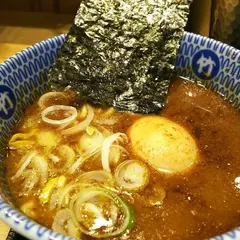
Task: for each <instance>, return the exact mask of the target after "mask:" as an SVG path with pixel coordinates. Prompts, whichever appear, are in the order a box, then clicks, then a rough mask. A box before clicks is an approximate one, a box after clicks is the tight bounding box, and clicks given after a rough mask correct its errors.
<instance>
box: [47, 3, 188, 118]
mask: <svg viewBox="0 0 240 240" xmlns="http://www.w3.org/2000/svg"><path fill="white" fill-rule="evenodd" d="M190 3H191V0H83V1H82V2H81V4H80V8H79V9H78V12H77V14H76V17H75V20H74V24H73V26H72V27H71V29H70V31H69V33H68V34H67V37H66V40H65V42H64V44H63V46H62V48H61V50H60V52H59V55H58V57H57V59H56V61H55V63H54V65H53V67H52V68H51V69H50V72H49V76H48V77H49V82H50V85H51V88H52V89H53V90H59V89H61V90H62V89H65V88H67V87H70V88H72V89H73V90H74V91H76V92H77V94H78V100H79V101H88V102H91V103H93V104H97V105H104V106H113V107H114V108H116V109H117V110H118V111H130V112H136V113H143V114H147V113H158V112H159V111H160V110H161V109H162V108H163V107H164V106H165V104H166V98H167V94H168V89H169V85H170V82H171V80H172V79H173V78H174V76H175V69H174V64H175V60H176V56H177V51H178V48H179V43H180V40H181V38H182V36H183V33H184V27H185V25H186V23H187V18H188V13H189V6H190Z"/></svg>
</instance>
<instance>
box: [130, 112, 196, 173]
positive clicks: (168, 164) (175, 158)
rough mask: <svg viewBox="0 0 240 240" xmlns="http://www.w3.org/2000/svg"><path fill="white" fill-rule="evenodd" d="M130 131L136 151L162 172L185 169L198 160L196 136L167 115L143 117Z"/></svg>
mask: <svg viewBox="0 0 240 240" xmlns="http://www.w3.org/2000/svg"><path fill="white" fill-rule="evenodd" d="M128 135H129V138H130V141H131V145H132V149H133V151H134V153H135V154H137V155H138V156H139V157H140V158H141V159H142V160H144V161H146V162H147V163H148V164H150V165H151V166H152V167H153V168H155V169H157V170H158V171H160V172H165V173H169V174H174V173H181V172H184V171H187V170H189V169H190V168H191V167H192V166H193V165H194V164H195V163H196V162H197V156H198V148H197V145H196V142H195V140H194V138H193V137H192V136H191V135H190V133H188V131H187V130H186V129H185V128H183V127H182V126H180V125H178V124H177V123H175V122H172V121H170V120H168V119H167V118H164V117H159V116H146V117H142V118H140V119H138V120H137V121H136V122H134V123H133V125H132V126H131V127H130V128H129V131H128Z"/></svg>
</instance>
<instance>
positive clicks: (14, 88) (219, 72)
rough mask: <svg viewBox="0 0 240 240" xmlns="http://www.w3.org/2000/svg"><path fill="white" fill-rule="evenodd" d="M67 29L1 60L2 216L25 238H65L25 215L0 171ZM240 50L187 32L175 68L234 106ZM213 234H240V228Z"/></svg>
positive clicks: (45, 87)
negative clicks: (9, 141)
mask: <svg viewBox="0 0 240 240" xmlns="http://www.w3.org/2000/svg"><path fill="white" fill-rule="evenodd" d="M64 38H65V35H61V36H57V37H55V38H52V39H48V40H46V41H43V42H40V43H37V44H35V45H33V46H32V47H29V48H27V49H25V50H23V51H22V52H20V53H17V54H16V55H14V56H13V57H11V58H9V59H8V60H6V61H5V62H4V63H3V64H2V65H0V160H1V161H0V178H1V190H0V219H1V220H2V221H4V222H5V223H6V224H8V225H9V226H10V227H11V228H12V229H14V230H15V231H16V232H18V233H20V234H21V235H23V236H25V237H27V238H29V239H34V240H36V239H42V240H47V239H56V240H60V239H61V240H67V239H71V238H69V237H66V236H63V235H61V234H58V233H56V232H54V231H51V230H49V229H47V228H46V227H44V226H41V225H40V224H38V223H36V222H34V221H33V220H31V219H29V218H28V217H26V216H24V215H23V214H22V213H21V212H20V211H19V210H18V208H17V207H15V204H14V201H13V200H12V198H11V194H10V192H9V189H8V188H7V184H6V180H5V177H4V174H5V166H4V163H3V158H4V151H5V146H6V141H7V138H8V136H9V135H10V133H11V129H12V128H13V126H14V125H15V124H16V122H17V121H18V120H19V118H20V117H21V115H22V114H23V113H24V111H25V110H26V108H27V107H28V106H29V105H31V104H32V103H33V102H34V101H35V100H36V99H37V98H38V97H39V96H40V95H42V94H43V93H44V92H46V91H47V90H48V89H49V85H48V83H47V72H48V70H49V68H50V67H51V65H52V64H53V62H54V60H55V58H56V56H57V54H58V51H59V49H60V47H61V45H62V43H63V41H64ZM239 63H240V51H239V50H237V49H234V48H233V47H230V46H228V45H226V44H223V43H221V42H217V41H215V40H212V39H209V38H206V37H202V36H199V35H195V34H191V33H185V34H184V36H183V38H182V41H181V46H180V48H179V53H178V57H177V60H176V69H177V71H178V74H179V75H180V76H182V77H185V78H187V79H192V80H196V81H199V82H201V83H202V84H203V85H205V86H206V87H207V88H209V89H212V90H213V91H216V92H218V93H219V94H221V95H223V96H224V97H225V98H226V99H228V100H229V101H230V102H231V103H232V104H233V105H234V106H235V107H237V108H239V106H240V97H239V93H240V64H239ZM212 239H215V240H217V239H222V240H228V239H240V228H236V229H234V230H233V231H230V232H227V233H225V234H223V235H221V236H217V237H215V238H212Z"/></svg>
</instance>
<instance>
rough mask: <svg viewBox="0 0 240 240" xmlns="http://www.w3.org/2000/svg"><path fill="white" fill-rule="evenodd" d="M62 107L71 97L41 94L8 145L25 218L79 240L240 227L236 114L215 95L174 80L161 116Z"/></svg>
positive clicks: (11, 180)
mask: <svg viewBox="0 0 240 240" xmlns="http://www.w3.org/2000/svg"><path fill="white" fill-rule="evenodd" d="M59 106H61V107H59ZM64 106H74V96H73V95H71V94H68V95H66V93H55V94H46V95H44V97H42V98H40V100H39V102H38V104H37V103H36V104H34V105H32V106H31V107H29V109H28V110H27V111H26V113H25V115H24V116H23V118H22V119H21V121H20V123H19V124H18V126H17V127H16V128H15V129H14V132H13V135H12V137H11V138H10V139H9V148H8V149H7V155H6V159H5V163H6V167H7V171H6V176H7V181H8V184H9V187H10V190H11V193H12V195H13V197H14V199H15V201H16V203H17V205H18V206H20V208H21V210H22V211H23V212H24V213H25V214H26V215H28V216H29V217H31V218H33V219H35V220H36V221H37V222H39V223H41V224H43V225H45V226H47V227H49V228H53V229H54V230H55V231H58V232H60V233H63V234H65V235H70V236H72V237H75V238H81V239H85V240H87V239H89V240H90V239H95V238H109V239H116V240H117V239H129V240H137V239H141V240H144V239H146V240H156V239H168V240H169V239H171V240H175V239H176V240H177V239H181V240H190V239H191V240H197V239H206V238H209V237H213V236H216V235H219V234H221V233H224V232H226V231H229V230H231V229H233V228H234V227H236V226H238V225H239V224H240V164H239V156H240V148H239V146H240V127H239V126H240V115H239V112H238V111H237V110H236V109H235V108H233V107H232V106H231V105H230V104H229V103H227V102H225V101H224V100H222V99H221V98H220V97H219V96H217V95H216V94H214V93H213V92H210V91H208V90H206V89H204V88H202V87H200V86H198V85H196V84H193V83H190V82H185V81H183V80H181V79H177V80H176V81H175V82H174V83H173V84H172V86H171V89H170V94H169V97H168V104H167V107H166V108H165V109H164V110H163V111H162V112H161V114H160V116H143V115H138V114H130V113H118V112H115V111H114V110H113V109H102V108H97V107H93V106H89V105H84V106H75V107H76V108H74V107H70V108H69V107H64ZM76 109H77V111H76ZM154 130H155V131H154ZM154 132H155V133H156V134H155V133H154ZM179 139H180V140H179Z"/></svg>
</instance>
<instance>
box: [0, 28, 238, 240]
mask: <svg viewBox="0 0 240 240" xmlns="http://www.w3.org/2000/svg"><path fill="white" fill-rule="evenodd" d="M190 36H193V37H196V38H200V39H204V40H207V39H209V40H211V41H213V42H214V43H219V44H222V46H223V47H228V48H229V47H230V48H231V49H233V50H235V51H236V52H237V53H239V54H240V50H238V49H236V48H234V47H231V46H229V45H227V44H225V43H222V42H220V41H217V40H214V39H211V38H208V37H205V36H201V35H199V34H194V33H189V32H185V33H184V37H186V38H187V37H190ZM65 37H66V34H61V35H58V36H55V37H52V38H48V39H46V40H43V41H40V42H38V43H35V44H33V45H32V46H30V47H27V48H25V49H23V50H22V51H19V52H17V53H16V54H14V55H13V56H11V57H9V58H8V59H6V60H5V61H4V62H3V63H2V64H0V71H1V70H4V69H6V68H8V66H7V63H9V62H11V61H12V60H13V59H17V58H18V57H19V56H20V57H21V56H23V54H24V53H26V52H28V51H29V49H36V48H39V47H41V45H42V44H43V43H49V42H50V41H59V40H60V41H61V38H65ZM0 85H1V79H0ZM2 161H3V160H2ZM0 220H2V221H3V222H5V223H6V224H7V225H8V226H10V227H11V228H12V229H13V230H14V231H16V232H18V233H19V234H21V235H22V236H24V237H26V238H28V239H34V240H35V239H42V240H50V239H51V240H60V239H61V240H74V239H73V238H70V237H67V236H64V235H62V234H59V233H57V232H54V231H53V230H51V229H49V228H47V227H44V226H43V225H41V224H39V223H37V222H35V221H34V220H32V219H30V218H28V217H27V216H25V215H24V214H23V213H21V212H20V211H19V210H17V209H16V208H14V207H13V206H11V204H8V203H7V201H5V200H4V197H2V196H1V194H0ZM239 225H240V224H239ZM36 237H37V238H36ZM236 237H237V238H236ZM227 239H240V226H239V227H237V228H234V229H233V230H230V231H228V232H226V233H223V234H221V235H218V236H215V237H213V238H210V239H209V240H227Z"/></svg>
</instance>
